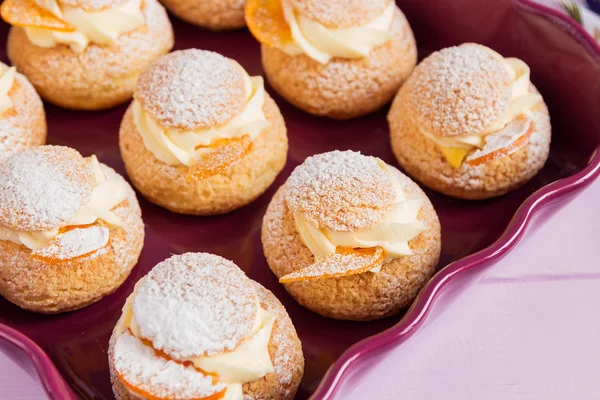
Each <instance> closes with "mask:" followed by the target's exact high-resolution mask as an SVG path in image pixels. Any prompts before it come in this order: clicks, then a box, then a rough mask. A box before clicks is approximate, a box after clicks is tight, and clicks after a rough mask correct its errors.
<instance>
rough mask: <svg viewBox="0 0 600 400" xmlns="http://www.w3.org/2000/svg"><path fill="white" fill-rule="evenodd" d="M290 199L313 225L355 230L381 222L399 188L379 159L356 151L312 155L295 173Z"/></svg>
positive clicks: (291, 205)
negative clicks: (380, 164) (379, 162)
mask: <svg viewBox="0 0 600 400" xmlns="http://www.w3.org/2000/svg"><path fill="white" fill-rule="evenodd" d="M286 185H287V191H286V202H287V205H288V207H289V208H290V209H291V210H292V212H294V213H299V214H300V215H301V216H302V218H304V219H305V220H306V221H307V222H308V223H310V224H311V225H313V226H315V227H318V228H327V229H331V230H333V231H342V232H354V231H357V230H360V229H363V228H369V227H372V226H374V225H375V224H377V223H378V222H380V221H381V220H382V218H383V217H384V216H385V213H386V212H387V211H388V210H389V209H390V208H391V207H392V205H393V204H394V200H395V198H396V189H395V188H394V184H393V182H392V179H391V178H390V176H389V175H388V174H387V173H386V172H385V171H384V170H383V169H382V168H381V167H380V166H379V165H378V159H377V158H375V157H370V156H363V155H361V154H360V153H357V152H353V151H332V152H329V153H323V154H319V155H316V156H312V157H309V158H307V159H306V161H304V163H303V164H302V165H300V166H299V167H297V168H296V169H295V170H294V172H292V174H291V176H290V178H289V179H288V181H287V183H286Z"/></svg>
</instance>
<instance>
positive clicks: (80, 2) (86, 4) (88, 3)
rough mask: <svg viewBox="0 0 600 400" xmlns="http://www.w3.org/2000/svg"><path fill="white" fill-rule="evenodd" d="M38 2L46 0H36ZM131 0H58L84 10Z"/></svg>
mask: <svg viewBox="0 0 600 400" xmlns="http://www.w3.org/2000/svg"><path fill="white" fill-rule="evenodd" d="M36 1H37V2H38V3H40V2H44V0H36ZM128 1H131V0H58V3H59V4H60V5H62V6H68V7H74V8H80V9H82V10H84V11H92V12H93V11H100V10H104V9H106V8H112V7H117V6H120V5H122V4H125V3H127V2H128Z"/></svg>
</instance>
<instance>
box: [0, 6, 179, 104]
mask: <svg viewBox="0 0 600 400" xmlns="http://www.w3.org/2000/svg"><path fill="white" fill-rule="evenodd" d="M144 14H145V17H146V24H145V25H144V26H143V27H140V28H139V29H137V30H136V31H133V32H131V33H126V34H123V35H121V36H120V37H119V41H118V44H117V45H115V46H99V45H96V44H90V45H89V46H88V47H87V48H86V49H85V50H84V51H83V52H81V53H76V52H74V51H73V50H71V48H70V47H69V46H66V45H57V46H55V47H50V48H44V47H39V46H36V45H35V44H33V43H32V42H30V41H29V39H28V38H27V35H26V34H25V31H24V30H23V29H22V28H17V27H13V28H11V29H10V32H9V34H8V43H7V53H8V58H9V59H10V60H11V62H12V64H13V65H15V66H16V67H17V70H19V72H21V73H22V74H24V75H25V76H27V78H28V79H29V80H30V81H31V83H32V84H33V86H34V87H35V88H36V89H37V91H38V93H39V94H40V96H41V97H42V98H43V99H44V100H47V101H49V102H51V103H54V104H57V105H59V106H61V107H65V108H72V109H78V110H98V109H104V108H110V107H114V106H116V105H118V104H121V103H123V102H125V101H127V100H129V99H130V98H131V95H132V93H133V89H134V87H135V83H136V80H137V77H138V75H139V74H140V72H141V71H142V70H143V69H144V68H145V67H146V66H147V65H148V64H150V63H151V62H152V61H154V60H155V59H156V58H157V57H159V56H161V55H163V54H166V53H168V52H169V50H171V48H172V47H173V29H172V27H171V22H170V21H169V18H168V16H167V13H166V11H165V9H164V8H163V7H162V6H161V5H160V4H159V3H158V1H157V0H144Z"/></svg>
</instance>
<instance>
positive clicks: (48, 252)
mask: <svg viewBox="0 0 600 400" xmlns="http://www.w3.org/2000/svg"><path fill="white" fill-rule="evenodd" d="M95 225H96V224H89V225H80V226H68V227H64V228H61V229H60V231H59V234H58V235H56V237H54V238H53V239H52V240H51V241H50V243H49V244H48V247H45V248H43V249H41V250H34V251H32V252H31V257H32V258H34V259H37V260H40V261H43V262H45V263H46V264H50V265H60V264H64V263H70V262H73V261H77V260H81V259H83V258H86V257H90V256H92V255H94V254H96V253H98V252H100V251H102V250H104V249H106V248H108V247H109V246H110V236H109V237H108V240H107V241H106V243H105V244H104V245H103V246H101V247H98V248H96V249H94V250H91V251H88V252H85V253H81V254H73V255H68V250H65V249H64V246H63V244H62V242H61V241H62V239H63V238H64V236H65V235H67V234H69V232H72V231H73V230H76V229H87V228H92V227H94V226H95ZM98 225H99V227H101V228H106V227H105V226H104V225H103V224H98ZM106 229H107V228H106ZM59 254H62V256H60V257H59Z"/></svg>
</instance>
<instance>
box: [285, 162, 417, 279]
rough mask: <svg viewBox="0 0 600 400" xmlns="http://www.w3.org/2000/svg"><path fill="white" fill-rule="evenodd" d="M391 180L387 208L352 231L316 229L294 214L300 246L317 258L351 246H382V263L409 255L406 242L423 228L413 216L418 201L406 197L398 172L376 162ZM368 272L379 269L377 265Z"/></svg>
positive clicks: (408, 247) (415, 213)
mask: <svg viewBox="0 0 600 400" xmlns="http://www.w3.org/2000/svg"><path fill="white" fill-rule="evenodd" d="M379 166H380V167H381V168H382V169H383V170H384V171H386V172H387V173H388V174H389V175H390V178H392V180H393V182H394V187H395V189H396V200H395V204H394V206H393V207H392V209H391V210H389V211H388V213H387V214H386V216H385V217H384V219H383V220H382V221H380V222H379V223H378V224H377V225H375V226H373V227H370V228H367V229H361V230H359V231H356V232H335V231H332V230H329V229H326V228H316V227H314V226H312V225H311V224H309V223H308V222H306V221H305V220H304V219H303V218H302V217H301V216H300V215H299V214H294V222H295V225H296V230H297V232H298V234H299V235H300V238H301V240H302V242H303V243H304V245H306V247H308V249H309V250H310V251H311V253H312V254H313V255H314V256H315V257H317V258H324V257H327V256H328V255H330V254H333V253H335V251H336V249H337V247H338V246H343V247H353V248H370V247H376V246H380V247H381V248H383V251H384V257H385V262H386V263H387V262H390V261H392V260H394V259H396V258H399V257H402V256H409V255H411V254H412V250H411V249H410V246H409V244H408V242H409V241H411V240H412V239H414V238H415V237H417V236H418V235H419V234H420V233H421V232H423V231H424V230H425V229H426V227H425V225H424V224H423V223H422V222H420V221H419V220H418V219H417V216H418V214H419V210H420V209H421V206H422V205H423V204H422V201H421V200H420V199H413V198H409V197H408V196H407V195H406V192H405V191H404V188H403V187H402V185H401V184H400V180H399V176H400V172H399V171H398V170H397V169H395V168H393V167H390V166H389V165H387V164H385V163H384V162H383V161H381V160H380V161H379ZM371 272H379V268H377V269H374V270H372V271H371Z"/></svg>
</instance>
